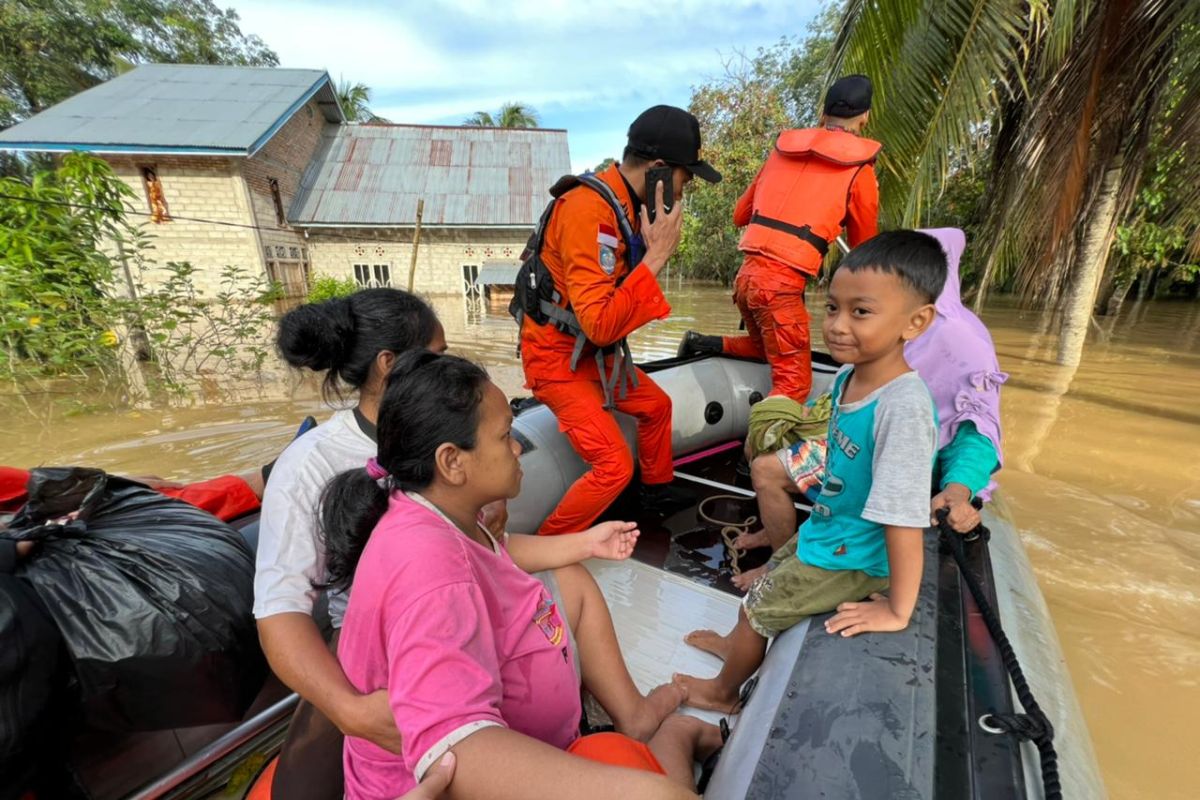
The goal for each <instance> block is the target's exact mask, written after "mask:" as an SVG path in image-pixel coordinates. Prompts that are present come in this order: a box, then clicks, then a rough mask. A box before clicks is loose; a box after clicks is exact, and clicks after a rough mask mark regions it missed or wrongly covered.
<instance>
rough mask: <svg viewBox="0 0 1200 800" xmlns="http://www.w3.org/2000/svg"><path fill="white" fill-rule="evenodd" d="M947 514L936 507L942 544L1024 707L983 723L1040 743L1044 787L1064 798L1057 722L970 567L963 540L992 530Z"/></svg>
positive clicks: (1055, 798)
mask: <svg viewBox="0 0 1200 800" xmlns="http://www.w3.org/2000/svg"><path fill="white" fill-rule="evenodd" d="M975 503H976V508H978V507H979V505H980V504H979V501H978V499H976V500H975ZM948 517H949V509H946V508H939V509H938V510H937V521H938V530H939V531H940V533H941V544H942V547H943V548H944V549H946V550H949V552H950V554H951V555H953V556H954V561H955V563H956V564H958V572H959V574H960V575H962V577H963V579H964V580H965V581H966V582H967V589H968V590H969V591H970V592H971V597H973V598H975V605H976V606H978V607H979V614H980V616H982V617H983V621H984V624H986V625H987V629H988V633H990V634H991V636H992V640H993V641H994V642H995V643H996V647H997V648H999V650H1000V658H1001V660H1002V661H1003V662H1004V669H1005V670H1006V671H1007V672H1008V675H1009V678H1010V679H1011V680H1012V684H1013V687H1014V688H1015V689H1016V690H1017V699H1018V700H1020V702H1021V707H1022V708H1024V709H1025V713H1024V714H996V713H990V714H987V715H986V716H984V717H983V718H981V719H980V723H982V724H986V725H988V726H990V727H992V728H995V729H997V730H999V731H1001V732H1003V733H1008V734H1011V735H1012V736H1015V737H1016V738H1017V739H1018V740H1021V741H1025V740H1028V741H1031V742H1033V743H1034V744H1035V745H1037V749H1038V755H1039V756H1040V759H1041V763H1042V788H1043V791H1044V793H1045V796H1046V800H1062V784H1061V782H1060V781H1059V777H1058V753H1057V752H1056V751H1055V749H1054V726H1053V725H1051V724H1050V720H1049V719H1048V718H1047V717H1046V714H1045V712H1043V711H1042V707H1041V706H1039V705H1038V702H1037V700H1035V699H1034V697H1033V692H1032V691H1031V690H1030V688H1029V682H1028V681H1026V680H1025V673H1024V672H1023V671H1022V670H1021V664H1020V663H1019V662H1018V661H1017V654H1016V652H1015V651H1014V650H1013V647H1012V645H1011V644H1010V643H1009V641H1008V636H1006V635H1005V633H1004V628H1002V627H1001V626H1000V618H999V617H998V616H997V615H996V611H995V610H994V609H993V608H992V606H991V603H989V602H988V599H987V597H986V596H985V595H984V593H983V587H982V586H980V585H979V580H978V579H977V578H976V577H975V574H974V573H973V572H971V570H970V569H968V567H967V555H966V547H965V544H964V542H965V541H974V540H976V539H981V538H982V539H983V540H984V541H987V540H988V539H989V538H991V532H990V531H988V529H987V528H986V527H985V526H984V525H983V523H982V522H981V523H979V525H978V526H976V528H975V529H974V530H972V531H971V532H970V533H968V534H966V535H965V536H964V535H962V534H960V533H958V532H957V531H956V530H954V528H952V527H951V526H950V522H949V520H948Z"/></svg>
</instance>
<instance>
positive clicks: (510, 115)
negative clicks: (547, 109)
mask: <svg viewBox="0 0 1200 800" xmlns="http://www.w3.org/2000/svg"><path fill="white" fill-rule="evenodd" d="M540 121H541V120H540V118H539V116H538V112H537V111H536V110H535V109H534V108H533V107H532V106H527V105H525V104H524V103H505V104H504V105H502V106H500V110H499V111H498V112H496V113H495V114H494V115H493V114H492V113H491V112H490V111H476V112H475V113H474V114H472V115H471V116H469V117H467V118H466V119H464V120H463V125H466V126H468V127H472V128H536V127H537V126H538V123H539V122H540Z"/></svg>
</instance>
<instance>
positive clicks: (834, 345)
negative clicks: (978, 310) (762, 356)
mask: <svg viewBox="0 0 1200 800" xmlns="http://www.w3.org/2000/svg"><path fill="white" fill-rule="evenodd" d="M933 317H934V307H933V305H932V304H930V303H926V302H925V299H924V298H923V297H921V296H920V295H918V294H917V293H916V292H915V291H913V290H912V289H910V288H909V287H908V286H906V285H905V284H904V282H903V281H901V280H900V276H898V275H893V274H890V273H886V272H880V271H878V270H873V269H860V270H858V271H857V272H850V271H849V270H845V269H839V270H837V271H836V272H834V273H833V280H832V281H830V283H829V296H828V298H827V299H826V301H825V322H824V324H823V325H822V328H821V329H822V331H823V333H824V335H825V344H826V346H828V347H829V354H830V355H831V356H833V357H834V358H836V359H837V360H838V361H840V362H842V363H843V364H867V363H870V362H872V361H876V360H878V359H880V358H883V357H884V356H887V355H889V354H890V353H892V352H894V351H897V350H899V349H901V348H903V347H904V343H905V342H907V341H911V340H912V339H915V338H917V337H918V336H920V335H921V333H922V332H923V331H924V330H925V329H926V328H928V327H929V324H930V323H931V322H933Z"/></svg>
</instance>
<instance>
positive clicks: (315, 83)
mask: <svg viewBox="0 0 1200 800" xmlns="http://www.w3.org/2000/svg"><path fill="white" fill-rule="evenodd" d="M313 96H316V97H317V100H318V102H320V103H321V108H322V110H323V112H324V114H325V118H326V119H327V120H329V121H330V122H340V121H341V120H342V119H343V117H342V111H341V108H340V107H339V106H338V104H337V98H336V96H335V94H334V92H333V89H332V87H331V85H330V81H329V75H328V73H326V72H324V71H322V70H314V69H276V68H271V67H222V66H209V65H193V64H145V65H142V66H140V67H137V68H136V69H133V70H131V71H129V72H127V73H125V74H124V75H120V76H118V77H116V78H113V79H112V80H110V81H107V82H105V83H102V84H100V85H99V86H95V87H92V88H91V89H88V90H87V91H85V92H80V93H79V94H77V95H75V96H74V97H71V98H69V99H67V100H64V101H63V102H61V103H59V104H58V105H56V106H53V107H51V108H48V109H46V110H45V111H43V112H42V113H40V114H37V115H36V116H33V117H31V118H30V119H27V120H25V121H24V122H22V123H19V124H17V125H14V126H12V127H11V128H8V129H7V130H4V131H0V150H17V149H19V150H92V151H96V152H130V153H139V152H150V153H154V152H190V153H226V152H228V153H232V154H239V155H248V154H252V153H254V152H255V151H256V150H257V149H258V148H259V147H261V146H262V145H263V144H265V143H266V141H267V140H268V139H270V137H271V136H272V135H273V134H274V133H275V131H276V130H278V129H279V127H280V126H282V125H283V123H284V122H286V121H287V119H288V118H289V117H291V115H292V114H293V113H295V112H296V111H297V110H298V109H299V108H300V106H301V105H303V104H304V103H305V102H307V100H308V99H309V98H310V97H313Z"/></svg>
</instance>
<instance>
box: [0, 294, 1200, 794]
mask: <svg viewBox="0 0 1200 800" xmlns="http://www.w3.org/2000/svg"><path fill="white" fill-rule="evenodd" d="M669 296H670V298H671V301H672V304H673V306H674V313H673V315H672V316H671V318H670V319H668V320H664V321H661V322H656V323H653V324H651V325H649V326H647V327H646V328H645V329H643V330H641V331H639V332H638V333H637V334H636V335H635V336H634V337H633V339H632V345H633V350H634V354H635V356H636V357H637V358H638V359H639V360H650V359H654V358H662V357H665V356H668V355H672V354H673V353H674V351H675V346H676V343H677V341H678V339H679V336H680V334H681V333H682V332H683V331H685V330H687V329H689V328H700V329H703V330H706V331H708V332H712V333H734V332H736V330H737V322H738V320H737V316H736V313H735V311H734V309H733V307H732V306H731V305H730V304H729V300H728V292H727V290H725V289H721V288H717V287H713V286H696V285H686V284H685V285H683V286H679V285H678V284H676V283H672V285H671V289H670V290H669ZM434 303H435V305H436V306H437V309H438V313H439V315H440V316H441V318H442V321H443V323H444V325H445V327H446V331H447V337H448V339H449V341H450V345H451V349H452V351H453V352H456V353H458V354H461V355H465V356H468V357H470V358H473V359H476V360H478V361H480V362H481V363H483V364H485V365H486V366H487V367H488V368H489V370H490V371H491V373H492V374H493V377H494V378H495V379H496V381H497V382H498V383H499V384H500V385H501V387H502V388H503V389H505V391H506V392H508V393H509V394H510V395H514V394H520V393H522V390H521V372H520V367H519V365H518V363H517V360H516V357H515V344H516V329H515V326H514V324H513V323H512V321H511V320H510V319H509V318H508V317H507V316H506V315H505V314H504V312H503V308H502V306H501V305H500V304H496V305H493V306H491V307H489V306H487V305H486V304H484V305H479V304H474V305H472V304H468V303H467V302H465V301H464V300H463V299H462V298H449V297H443V298H434ZM812 305H813V307H814V308H818V309H819V308H820V303H819V302H813V303H812ZM983 318H984V321H985V322H987V324H988V325H989V327H990V328H991V330H992V333H993V336H994V337H995V340H996V346H997V349H998V351H999V354H1000V363H1001V365H1002V367H1003V368H1004V369H1005V370H1006V371H1008V372H1009V373H1010V374H1011V376H1012V377H1011V379H1010V380H1009V382H1008V384H1007V385H1006V386H1005V388H1004V395H1003V414H1004V434H1005V467H1004V471H1003V473H1002V474H1001V476H1000V483H1001V485H1002V487H1003V491H1004V492H1005V494H1006V495H1007V497H1008V500H1009V502H1010V504H1011V506H1012V509H1013V512H1014V515H1015V521H1016V524H1017V526H1018V528H1019V530H1020V532H1021V535H1022V538H1023V540H1024V542H1025V546H1026V548H1027V550H1028V551H1029V556H1030V559H1031V560H1032V562H1033V566H1034V568H1035V570H1036V571H1037V575H1038V580H1039V582H1040V583H1041V587H1042V591H1043V592H1044V594H1045V596H1046V600H1047V602H1048V604H1049V606H1050V610H1051V613H1052V615H1053V617H1054V620H1055V624H1056V626H1057V629H1058V635H1059V638H1060V639H1061V641H1062V645H1063V649H1064V651H1065V654H1066V658H1067V662H1068V664H1069V666H1070V669H1071V673H1072V676H1073V677H1074V681H1075V687H1076V690H1077V692H1078V694H1079V699H1080V703H1081V705H1082V707H1083V709H1084V713H1085V715H1086V717H1087V721H1088V724H1089V727H1090V730H1091V734H1092V738H1093V740H1094V743H1095V746H1096V751H1097V755H1098V757H1099V760H1100V767H1101V770H1102V771H1103V774H1104V777H1105V781H1106V783H1107V786H1108V789H1109V792H1110V794H1111V796H1112V797H1114V798H1184V797H1189V798H1190V797H1192V796H1194V794H1195V792H1196V788H1195V784H1196V782H1197V781H1196V779H1197V777H1200V770H1198V767H1197V765H1196V756H1195V752H1196V748H1195V744H1194V742H1195V739H1194V738H1193V736H1194V731H1193V729H1192V728H1191V727H1190V726H1191V724H1192V722H1190V721H1194V720H1195V719H1197V718H1200V403H1198V402H1197V398H1198V397H1200V304H1197V303H1172V302H1152V303H1151V302H1147V303H1141V304H1138V305H1129V306H1127V308H1126V309H1125V311H1124V313H1123V314H1122V315H1121V316H1120V317H1118V318H1116V319H1110V320H1103V321H1102V323H1101V324H1102V326H1103V330H1101V331H1096V330H1093V332H1092V338H1091V339H1090V340H1089V342H1088V345H1087V350H1086V351H1085V354H1084V359H1083V363H1082V364H1081V365H1080V366H1079V367H1078V369H1068V368H1063V367H1059V366H1057V365H1056V364H1055V363H1054V347H1055V338H1054V337H1053V336H1052V335H1047V334H1046V332H1045V331H1046V321H1045V320H1044V319H1043V318H1042V316H1041V315H1039V314H1036V313H1033V312H1022V311H1021V310H1020V309H1018V308H1017V307H1016V306H1015V305H1014V304H1012V303H1011V302H1007V301H1005V300H1003V299H1001V300H997V301H995V302H992V303H990V304H989V306H988V308H987V309H986V311H985V312H984V314H983ZM814 324H815V327H816V329H817V332H816V334H815V335H814V344H815V346H816V345H819V342H820V333H819V331H820V325H819V320H815V321H814ZM4 391H9V392H10V393H9V394H7V395H4V396H0V419H2V420H3V426H4V429H5V430H7V431H9V434H8V436H6V440H7V441H6V445H5V447H4V451H3V456H2V457H0V462H3V463H7V464H12V465H17V466H28V465H36V464H87V465H91V466H98V467H103V468H105V469H108V470H110V471H113V472H123V473H127V474H155V475H159V476H161V477H165V478H175V479H191V478H199V477H205V476H211V475H216V474H219V473H222V472H230V471H240V470H245V469H248V468H252V467H255V466H257V465H260V464H262V463H264V462H266V461H269V460H270V459H272V458H273V457H274V456H275V454H277V453H278V451H279V450H280V448H281V447H283V446H284V445H285V444H286V443H287V441H288V440H289V438H290V437H291V435H292V432H293V431H294V429H295V426H296V424H297V423H298V422H299V420H300V419H301V418H303V417H304V416H305V415H306V414H313V415H315V416H317V417H318V418H321V417H322V416H324V415H326V414H328V410H327V408H326V407H325V406H323V405H322V402H321V400H320V395H319V392H318V391H317V388H316V383H315V382H314V381H312V380H311V379H303V378H300V377H298V376H296V375H295V374H292V373H290V372H289V371H287V370H286V369H283V368H281V367H279V366H278V365H272V366H269V367H268V368H267V370H266V371H265V372H264V374H263V375H262V377H261V379H260V380H256V381H252V382H248V383H240V384H237V385H234V384H227V385H218V383H217V382H214V381H211V380H210V381H206V382H202V383H201V384H200V385H199V386H198V389H197V392H196V393H195V396H193V397H191V398H188V399H187V400H186V401H179V400H175V401H172V402H170V403H166V402H163V403H141V404H139V405H138V406H137V407H133V408H129V407H118V406H117V405H116V404H114V403H111V402H107V401H106V400H105V396H104V395H103V394H98V393H95V392H93V391H84V390H80V389H77V388H76V389H73V388H71V387H70V386H65V385H60V384H53V385H48V386H46V387H38V388H37V389H36V390H34V389H31V390H30V391H27V392H26V393H24V394H23V395H22V396H14V395H13V394H11V390H10V389H8V390H6V389H0V392H4Z"/></svg>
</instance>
